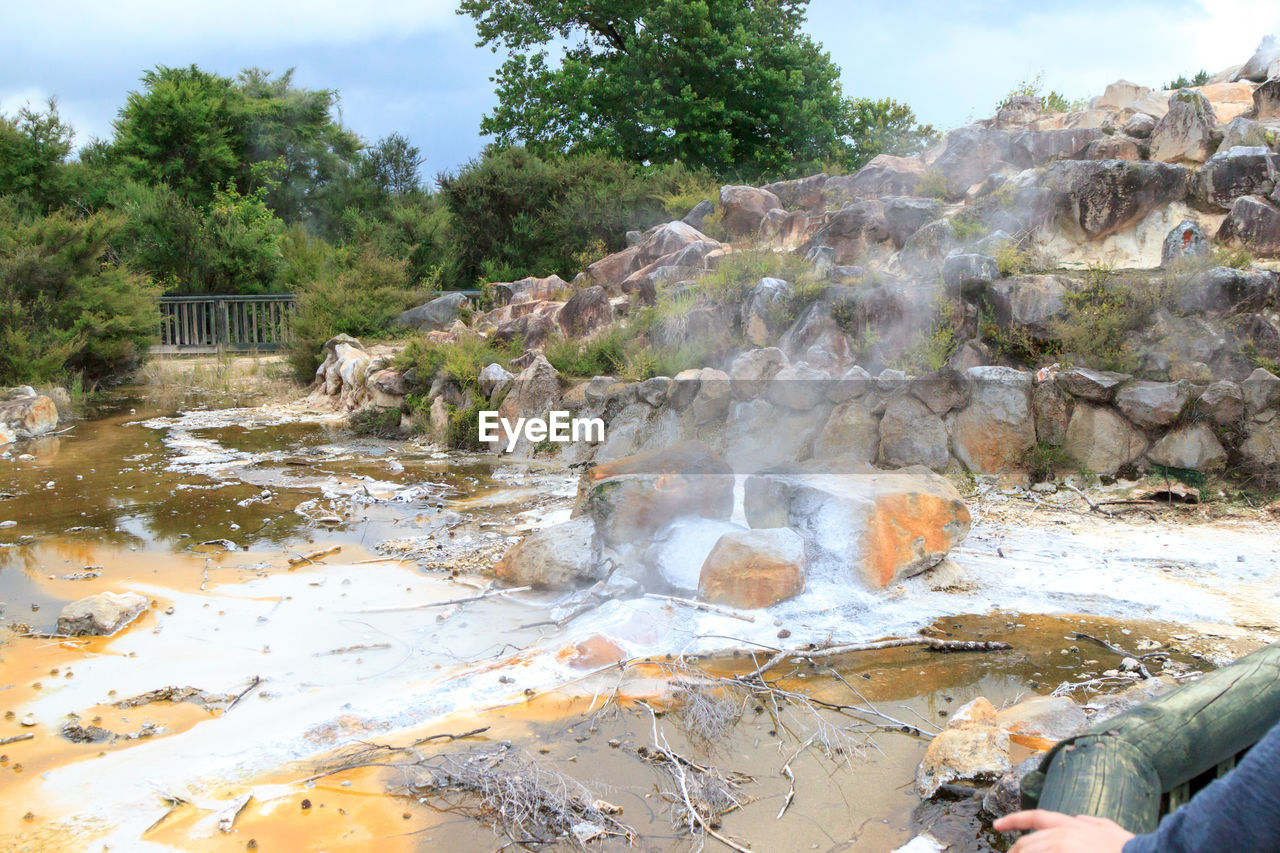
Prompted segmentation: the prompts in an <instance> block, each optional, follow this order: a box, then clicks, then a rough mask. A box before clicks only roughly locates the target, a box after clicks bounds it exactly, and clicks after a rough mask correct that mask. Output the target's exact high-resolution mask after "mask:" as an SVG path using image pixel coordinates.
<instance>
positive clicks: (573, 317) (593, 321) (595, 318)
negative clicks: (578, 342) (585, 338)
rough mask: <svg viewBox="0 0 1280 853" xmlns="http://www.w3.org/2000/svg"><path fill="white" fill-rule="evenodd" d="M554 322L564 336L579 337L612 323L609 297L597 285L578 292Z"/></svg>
mask: <svg viewBox="0 0 1280 853" xmlns="http://www.w3.org/2000/svg"><path fill="white" fill-rule="evenodd" d="M556 322H558V323H559V324H560V328H561V329H563V330H564V333H565V334H566V335H570V336H573V337H580V336H582V335H586V334H588V333H590V332H593V331H595V330H596V329H599V328H601V327H602V326H607V325H609V323H611V322H613V306H612V305H610V304H609V295H608V294H607V293H605V291H604V288H603V287H600V286H599V285H595V286H593V287H588V288H584V289H583V290H579V291H578V292H577V293H575V294H574V295H573V296H571V297H569V301H568V302H566V303H565V304H564V307H562V308H561V309H560V313H559V314H558V315H557V316H556Z"/></svg>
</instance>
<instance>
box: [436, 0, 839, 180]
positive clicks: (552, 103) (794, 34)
mask: <svg viewBox="0 0 1280 853" xmlns="http://www.w3.org/2000/svg"><path fill="white" fill-rule="evenodd" d="M807 6H808V0H666V2H663V3H646V2H641V0H573V2H558V1H557V0H463V2H462V3H461V6H460V8H459V13H460V14H466V15H469V16H471V17H472V18H473V19H474V20H475V23H476V28H477V32H478V34H479V37H480V42H479V43H480V44H482V45H489V46H491V47H492V48H493V49H494V50H497V49H498V48H499V47H501V48H503V49H505V50H506V51H508V53H509V56H508V58H507V60H506V61H505V62H504V64H503V65H502V67H501V68H500V70H499V71H498V73H497V77H496V78H495V82H496V83H497V92H498V106H497V107H496V108H495V110H494V111H493V112H492V113H490V114H489V115H487V116H486V117H485V118H484V120H483V122H482V123H481V129H482V130H483V131H484V132H485V133H487V134H491V135H493V136H494V137H496V139H497V141H498V143H499V144H511V143H517V142H520V143H524V144H525V145H526V146H528V147H529V148H530V149H531V150H534V151H536V152H539V153H548V152H552V151H568V150H570V149H585V150H596V151H603V152H607V153H611V154H614V155H616V156H620V157H622V158H624V159H627V160H631V161H633V162H637V163H642V164H655V163H677V162H679V163H684V164H686V165H689V166H692V167H700V168H705V169H708V170H710V171H712V172H714V173H716V174H718V175H729V174H742V175H744V176H748V177H754V176H761V175H770V176H779V175H782V174H785V173H790V172H794V171H796V170H797V169H801V168H804V167H807V166H811V165H816V164H819V163H821V162H822V161H823V160H825V159H829V158H831V157H832V156H834V155H838V154H840V153H842V149H841V148H840V146H839V144H838V134H839V125H840V116H841V110H842V100H841V94H840V85H839V69H838V68H837V67H836V65H835V64H834V63H833V62H832V60H831V57H830V56H829V55H828V54H827V53H825V52H824V51H823V50H822V49H821V47H820V46H819V45H818V44H816V43H815V42H814V41H813V40H812V39H811V38H810V37H809V36H808V35H806V34H805V33H804V32H803V31H802V30H801V25H802V24H803V22H804V16H805V11H806V8H807ZM561 46H564V47H563V52H561V51H560V48H561ZM553 51H554V52H555V53H557V54H558V55H554V56H553Z"/></svg>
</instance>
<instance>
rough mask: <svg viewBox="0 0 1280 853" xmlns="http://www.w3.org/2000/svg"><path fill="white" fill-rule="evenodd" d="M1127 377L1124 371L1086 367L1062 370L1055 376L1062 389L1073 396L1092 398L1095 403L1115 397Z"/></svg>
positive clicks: (1105, 401) (1084, 398)
mask: <svg viewBox="0 0 1280 853" xmlns="http://www.w3.org/2000/svg"><path fill="white" fill-rule="evenodd" d="M1128 379H1129V377H1128V375H1126V374H1124V373H1112V372H1111V371H1109V370H1090V369H1088V368H1087V367H1075V368H1072V369H1070V370H1064V371H1062V372H1061V373H1059V374H1058V375H1057V377H1056V381H1057V383H1058V385H1059V386H1060V387H1061V388H1062V390H1064V391H1066V392H1067V393H1068V394H1070V395H1071V396H1073V397H1079V398H1081V399H1083V400H1092V401H1093V402H1095V403H1109V402H1110V401H1111V399H1112V398H1113V397H1115V395H1116V390H1117V389H1118V388H1119V387H1120V386H1121V385H1123V384H1124V383H1125V382H1126V381H1127V380H1128Z"/></svg>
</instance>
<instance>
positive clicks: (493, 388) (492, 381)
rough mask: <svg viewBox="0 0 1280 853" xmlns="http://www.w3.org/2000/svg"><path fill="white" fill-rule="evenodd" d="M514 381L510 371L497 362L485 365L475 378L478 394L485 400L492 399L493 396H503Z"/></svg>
mask: <svg viewBox="0 0 1280 853" xmlns="http://www.w3.org/2000/svg"><path fill="white" fill-rule="evenodd" d="M515 379H516V377H515V376H514V375H513V374H512V373H511V371H509V370H507V369H506V368H505V367H503V366H502V365H501V364H498V363H497V362H494V363H493V364H487V365H485V366H484V368H483V369H482V370H481V371H480V375H479V376H478V377H477V381H478V382H479V384H480V393H481V394H483V395H484V396H485V397H486V398H487V399H493V396H494V395H495V394H505V393H506V392H507V390H508V389H510V388H511V383H513V382H515Z"/></svg>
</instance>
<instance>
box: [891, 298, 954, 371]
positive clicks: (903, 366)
mask: <svg viewBox="0 0 1280 853" xmlns="http://www.w3.org/2000/svg"><path fill="white" fill-rule="evenodd" d="M963 319H964V313H963V311H962V310H961V309H960V307H959V306H958V305H957V304H956V303H955V302H945V303H943V305H942V307H941V308H940V309H939V311H938V317H937V320H935V321H934V324H933V327H932V328H931V329H930V330H929V332H928V333H927V334H925V335H924V336H922V337H921V338H920V340H919V341H918V342H917V343H916V344H915V345H914V346H913V347H911V348H910V349H909V350H907V351H906V352H904V353H903V354H902V355H901V356H899V357H898V358H897V359H894V360H893V362H892V363H891V364H890V365H889V366H890V367H894V368H897V369H898V370H904V371H906V372H907V373H932V372H934V371H935V370H940V369H941V368H942V366H943V365H944V364H946V363H947V359H949V358H951V354H952V353H954V352H955V351H956V347H958V346H959V345H960V324H961V322H963Z"/></svg>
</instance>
